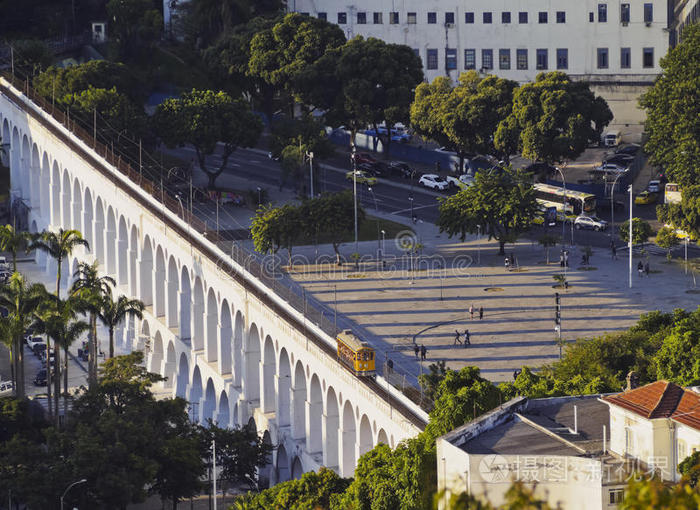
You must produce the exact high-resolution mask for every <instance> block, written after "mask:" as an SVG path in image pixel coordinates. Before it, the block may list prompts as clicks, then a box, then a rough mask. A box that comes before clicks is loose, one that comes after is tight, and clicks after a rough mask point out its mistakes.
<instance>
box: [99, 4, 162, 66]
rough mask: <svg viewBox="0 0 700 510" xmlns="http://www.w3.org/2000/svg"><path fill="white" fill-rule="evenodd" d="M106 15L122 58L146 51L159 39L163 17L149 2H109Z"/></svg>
mask: <svg viewBox="0 0 700 510" xmlns="http://www.w3.org/2000/svg"><path fill="white" fill-rule="evenodd" d="M107 15H108V16H109V19H110V21H111V23H110V31H111V37H112V38H113V39H114V40H116V42H117V44H118V45H119V52H120V55H121V56H122V57H126V56H134V55H136V54H137V53H138V52H139V51H144V49H148V48H149V47H150V46H151V45H152V44H153V43H154V42H155V41H156V40H157V39H158V37H160V34H161V31H162V27H163V17H162V16H161V14H160V12H159V11H158V10H157V9H155V8H154V6H153V2H152V1H151V0H109V2H107Z"/></svg>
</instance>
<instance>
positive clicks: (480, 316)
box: [479, 306, 484, 320]
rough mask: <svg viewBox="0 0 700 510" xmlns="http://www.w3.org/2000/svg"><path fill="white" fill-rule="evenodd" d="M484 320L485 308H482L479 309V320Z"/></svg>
mask: <svg viewBox="0 0 700 510" xmlns="http://www.w3.org/2000/svg"><path fill="white" fill-rule="evenodd" d="M483 318H484V307H483V306H480V307H479V320H481V319H483Z"/></svg>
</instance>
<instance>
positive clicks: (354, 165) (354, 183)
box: [350, 143, 360, 269]
mask: <svg viewBox="0 0 700 510" xmlns="http://www.w3.org/2000/svg"><path fill="white" fill-rule="evenodd" d="M350 157H351V158H352V196H353V206H354V209H355V269H357V268H359V267H360V261H359V258H358V257H359V255H360V248H359V242H358V236H357V149H356V148H355V144H354V143H353V144H352V154H351V156H350Z"/></svg>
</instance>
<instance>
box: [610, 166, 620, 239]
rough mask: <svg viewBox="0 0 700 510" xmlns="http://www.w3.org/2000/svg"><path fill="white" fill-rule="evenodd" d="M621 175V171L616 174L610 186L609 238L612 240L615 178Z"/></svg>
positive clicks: (613, 235)
mask: <svg viewBox="0 0 700 510" xmlns="http://www.w3.org/2000/svg"><path fill="white" fill-rule="evenodd" d="M620 177H622V172H619V173H618V174H617V177H615V180H614V181H613V185H612V188H610V240H611V241H612V240H613V238H614V237H615V187H616V186H617V180H618V179H619V178H620Z"/></svg>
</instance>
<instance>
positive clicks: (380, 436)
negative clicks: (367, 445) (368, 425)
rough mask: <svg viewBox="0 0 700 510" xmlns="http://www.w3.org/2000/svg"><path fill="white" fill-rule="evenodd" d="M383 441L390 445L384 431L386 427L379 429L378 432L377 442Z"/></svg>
mask: <svg viewBox="0 0 700 510" xmlns="http://www.w3.org/2000/svg"><path fill="white" fill-rule="evenodd" d="M379 443H383V444H386V445H388V444H389V438H388V437H387V435H386V432H384V429H379V432H378V433H377V444H379Z"/></svg>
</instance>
